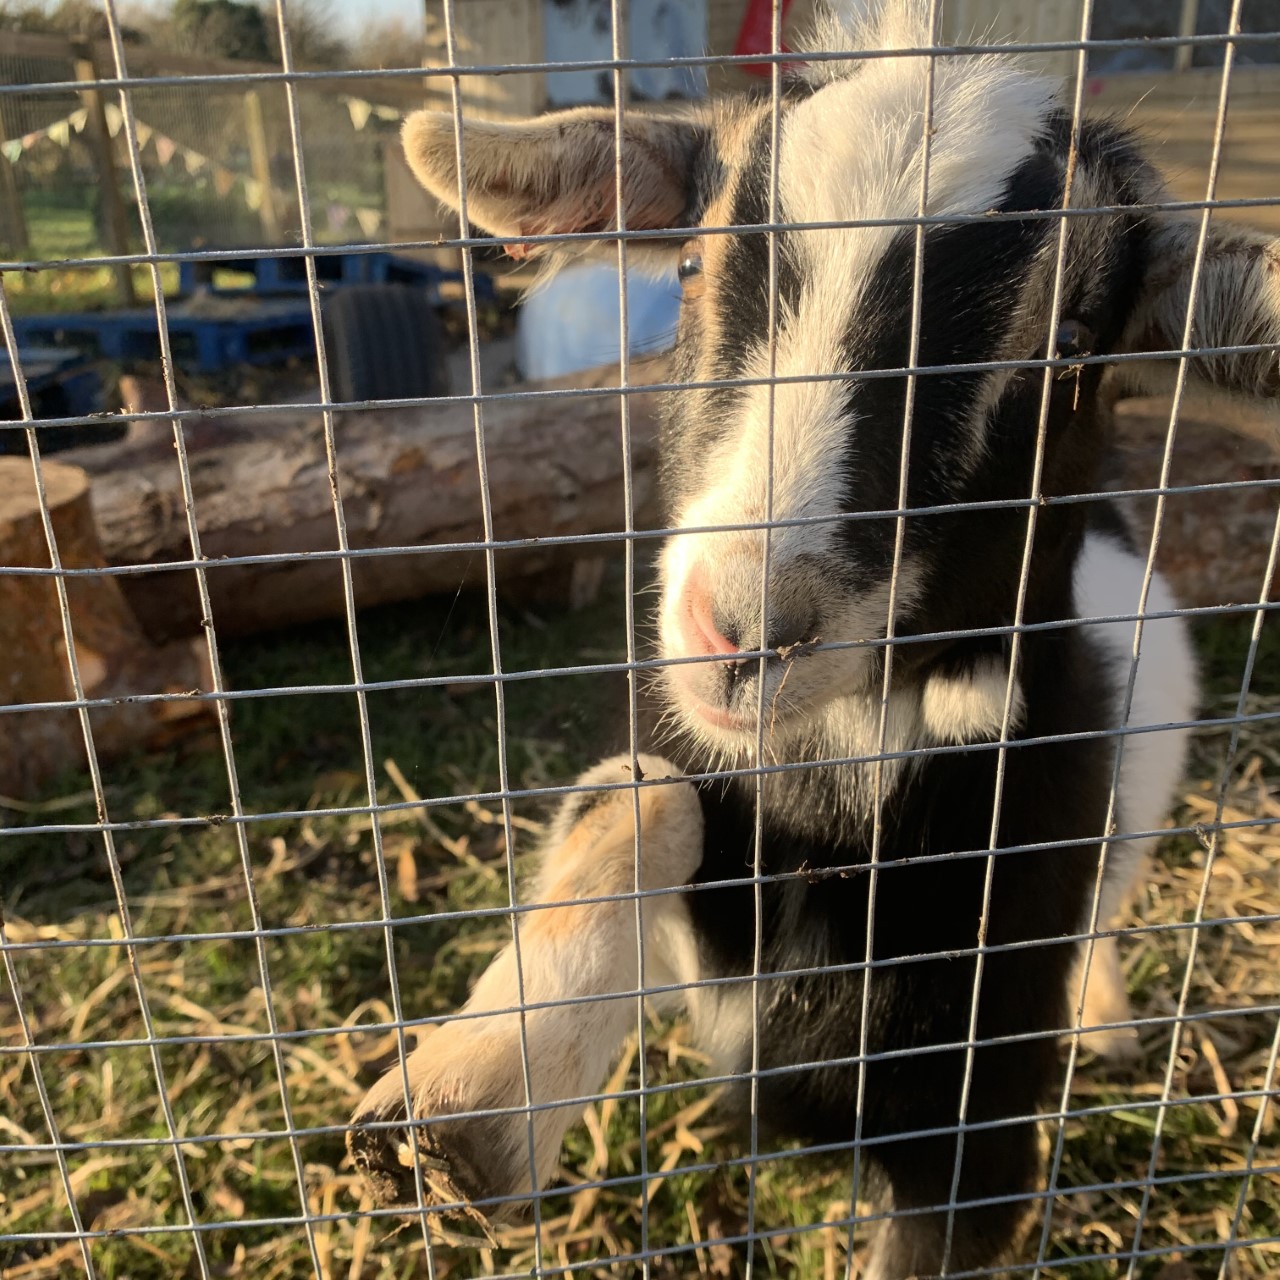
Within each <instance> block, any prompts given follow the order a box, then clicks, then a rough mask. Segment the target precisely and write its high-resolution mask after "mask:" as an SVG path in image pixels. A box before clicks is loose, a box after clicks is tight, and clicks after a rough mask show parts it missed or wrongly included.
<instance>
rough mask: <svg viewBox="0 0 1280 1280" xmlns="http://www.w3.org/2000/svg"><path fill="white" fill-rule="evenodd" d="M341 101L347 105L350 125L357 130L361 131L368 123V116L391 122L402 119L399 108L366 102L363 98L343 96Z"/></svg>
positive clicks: (402, 114)
mask: <svg viewBox="0 0 1280 1280" xmlns="http://www.w3.org/2000/svg"><path fill="white" fill-rule="evenodd" d="M342 101H343V102H345V103H346V104H347V111H348V113H349V114H350V116H351V123H352V124H353V125H355V127H356V129H357V130H360V129H363V128H364V127H365V125H367V124H368V123H369V117H370V116H373V117H375V118H376V119H378V120H387V121H392V122H394V121H396V120H403V119H404V112H403V111H401V110H400V109H399V107H386V106H382V105H381V104H379V103H376V102H368V101H366V100H365V99H364V98H352V97H350V96H347V95H345V94H344V95H343V97H342Z"/></svg>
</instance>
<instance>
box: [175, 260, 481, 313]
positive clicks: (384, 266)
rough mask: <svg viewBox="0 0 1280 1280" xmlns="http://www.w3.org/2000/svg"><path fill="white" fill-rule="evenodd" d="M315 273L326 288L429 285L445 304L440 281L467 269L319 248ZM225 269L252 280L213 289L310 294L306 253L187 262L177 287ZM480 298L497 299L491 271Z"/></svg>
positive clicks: (188, 288) (204, 285)
mask: <svg viewBox="0 0 1280 1280" xmlns="http://www.w3.org/2000/svg"><path fill="white" fill-rule="evenodd" d="M315 263H316V278H317V280H318V281H319V284H320V287H321V289H324V290H329V289H340V288H342V287H343V286H344V285H353V284H404V285H409V286H410V287H413V288H421V289H426V290H427V291H428V292H429V293H430V294H431V300H432V302H433V303H434V304H435V305H436V306H439V305H440V303H441V294H440V286H441V285H442V284H445V283H446V282H451V283H461V281H462V273H461V272H458V271H446V270H445V269H444V268H443V267H437V266H435V265H434V264H432V263H429V262H417V261H415V260H414V259H412V258H402V257H400V256H399V255H397V254H393V253H348V252H334V251H329V252H325V251H323V250H321V251H319V252H317V253H316V256H315ZM220 271H236V272H240V273H242V274H245V275H251V276H252V277H253V282H252V284H249V285H246V286H244V287H243V288H239V289H223V288H216V287H215V288H213V292H214V293H217V294H220V295H225V294H231V295H235V294H245V293H251V294H257V295H260V296H263V297H274V296H280V295H292V294H305V293H306V292H307V265H306V259H305V258H302V257H281V258H234V259H225V260H222V261H219V262H183V263H181V264H180V266H179V269H178V292H179V293H180V294H181V295H182V296H184V297H187V296H190V295H191V294H193V293H195V292H196V291H197V290H200V289H206V290H207V289H209V288H210V287H211V286H212V285H213V281H214V280H215V278H216V275H217V273H218V272H220ZM475 286H476V297H477V298H478V299H479V300H480V301H482V302H491V301H493V300H494V299H496V298H497V288H496V286H495V285H494V283H493V280H492V278H491V277H490V276H488V275H486V274H485V273H484V272H479V271H478V272H476V273H475Z"/></svg>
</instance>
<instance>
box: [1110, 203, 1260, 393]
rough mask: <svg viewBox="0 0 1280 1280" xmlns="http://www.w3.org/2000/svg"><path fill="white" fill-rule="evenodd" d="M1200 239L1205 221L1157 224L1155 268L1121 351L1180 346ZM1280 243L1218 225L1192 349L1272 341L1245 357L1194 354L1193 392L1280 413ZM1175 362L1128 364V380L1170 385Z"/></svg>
mask: <svg viewBox="0 0 1280 1280" xmlns="http://www.w3.org/2000/svg"><path fill="white" fill-rule="evenodd" d="M1199 236H1200V224H1199V220H1198V219H1174V218H1169V219H1167V220H1162V221H1161V222H1159V223H1158V224H1157V225H1156V228H1155V233H1154V241H1153V244H1152V248H1151V254H1150V258H1149V262H1150V265H1149V267H1148V270H1147V276H1146V280H1145V281H1144V283H1143V286H1142V290H1141V294H1140V297H1139V301H1138V305H1137V307H1136V308H1135V311H1134V314H1133V316H1132V318H1131V320H1130V322H1129V326H1128V329H1127V331H1126V334H1125V337H1124V339H1123V341H1122V343H1121V347H1120V349H1121V350H1122V351H1132V352H1143V351H1180V350H1182V343H1183V340H1184V338H1185V336H1186V326H1187V306H1188V303H1189V300H1190V293H1191V277H1192V273H1193V271H1194V268H1195V261H1196V249H1197V244H1198V241H1199ZM1278 343H1280V240H1276V239H1272V238H1270V237H1268V236H1265V235H1262V234H1260V233H1259V232H1256V231H1251V230H1248V229H1247V228H1244V227H1235V226H1229V225H1218V226H1213V225H1211V226H1210V228H1209V236H1208V240H1207V242H1206V244H1205V251H1204V260H1203V265H1202V267H1201V270H1200V282H1199V286H1198V288H1197V294H1196V314H1195V324H1194V325H1193V326H1192V329H1191V345H1190V347H1189V348H1188V350H1191V351H1195V350H1197V349H1202V348H1223V347H1242V346H1255V345H1256V346H1264V345H1268V344H1269V346H1270V349H1268V350H1261V351H1252V352H1248V353H1246V354H1241V355H1205V356H1192V358H1191V359H1190V360H1189V362H1188V374H1189V389H1190V390H1191V391H1192V392H1193V393H1194V392H1216V393H1218V394H1226V395H1227V396H1231V397H1237V398H1241V397H1243V398H1248V399H1250V400H1258V399H1263V400H1269V401H1271V402H1272V403H1273V405H1274V406H1275V408H1276V409H1277V411H1280V352H1277V350H1276V349H1275V344H1278ZM1177 370H1178V365H1177V362H1176V361H1174V360H1161V361H1152V362H1151V364H1149V365H1148V364H1146V363H1145V362H1138V363H1137V365H1136V366H1135V365H1132V364H1131V365H1129V366H1128V369H1127V373H1128V377H1127V378H1126V379H1125V380H1126V381H1130V380H1131V381H1136V382H1137V383H1139V384H1140V385H1141V386H1142V387H1143V388H1144V389H1148V390H1167V389H1169V388H1170V387H1172V385H1173V381H1174V378H1175V376H1176V374H1177Z"/></svg>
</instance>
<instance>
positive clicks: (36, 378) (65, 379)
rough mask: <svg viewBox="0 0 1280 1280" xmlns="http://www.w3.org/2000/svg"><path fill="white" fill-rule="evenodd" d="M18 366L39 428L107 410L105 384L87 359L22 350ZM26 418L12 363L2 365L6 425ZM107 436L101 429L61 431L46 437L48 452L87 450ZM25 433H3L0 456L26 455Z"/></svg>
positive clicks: (0, 406)
mask: <svg viewBox="0 0 1280 1280" xmlns="http://www.w3.org/2000/svg"><path fill="white" fill-rule="evenodd" d="M18 360H19V362H20V363H21V365H22V373H23V376H24V377H25V379H26V382H27V394H28V395H29V396H30V399H31V412H32V416H33V417H34V418H35V420H36V422H37V423H39V422H40V421H41V420H42V419H45V418H78V417H82V416H85V415H88V414H91V413H98V412H99V411H100V410H101V409H102V379H101V378H100V377H99V376H98V371H97V370H96V369H95V368H93V366H92V365H91V364H90V363H89V360H88V358H87V357H85V356H83V355H81V354H80V353H79V352H77V351H66V350H59V349H56V348H49V347H35V346H19V348H18ZM21 417H22V408H21V405H20V404H19V401H18V387H17V382H16V380H15V379H14V376H13V370H12V368H11V367H10V364H9V360H8V358H7V356H6V358H5V359H3V360H0V421H9V422H16V421H17V420H19V419H20V418H21ZM100 435H101V429H100V428H97V427H92V426H91V427H56V428H47V429H45V430H44V431H42V432H41V436H40V444H41V446H42V448H44V449H46V450H54V449H59V448H67V447H68V446H70V445H74V444H87V443H90V442H91V441H92V440H94V439H96V438H98V437H99V436H100ZM26 451H27V441H26V437H25V435H24V434H23V433H22V432H21V431H0V454H5V453H26Z"/></svg>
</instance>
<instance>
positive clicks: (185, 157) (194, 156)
mask: <svg viewBox="0 0 1280 1280" xmlns="http://www.w3.org/2000/svg"><path fill="white" fill-rule="evenodd" d="M180 149H181V151H182V163H183V164H185V165H186V166H187V172H188V173H189V174H190V175H191V176H192V177H193V178H194V177H195V176H196V174H197V173H199V172H200V170H201V169H203V168H204V167H205V165H207V164H208V163H209V159H208V157H207V156H202V155H201V154H200V153H199V152H198V151H192V150H190V149H189V148H187V147H182V148H180Z"/></svg>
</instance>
